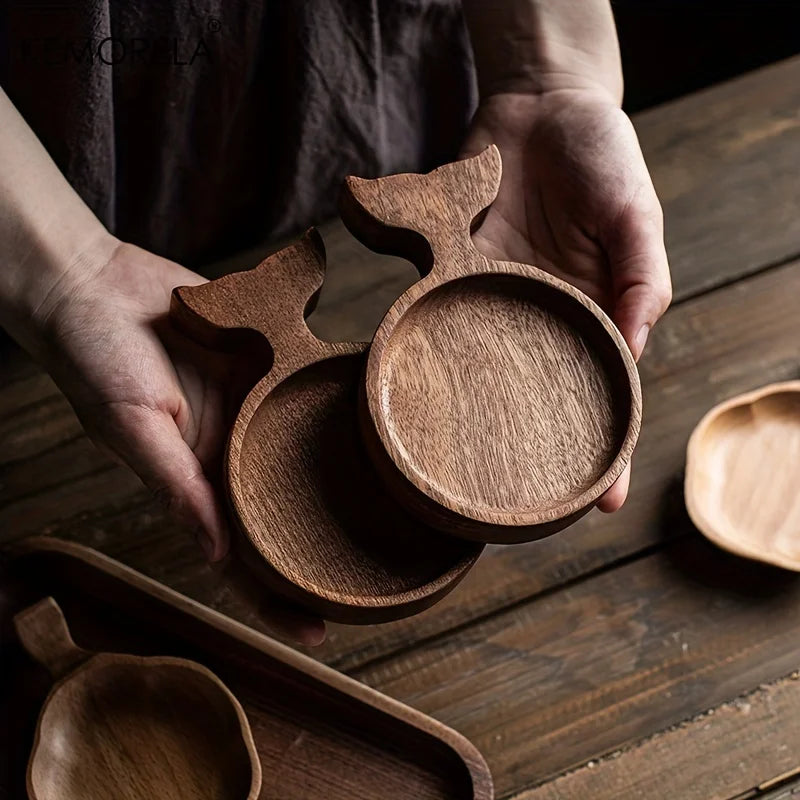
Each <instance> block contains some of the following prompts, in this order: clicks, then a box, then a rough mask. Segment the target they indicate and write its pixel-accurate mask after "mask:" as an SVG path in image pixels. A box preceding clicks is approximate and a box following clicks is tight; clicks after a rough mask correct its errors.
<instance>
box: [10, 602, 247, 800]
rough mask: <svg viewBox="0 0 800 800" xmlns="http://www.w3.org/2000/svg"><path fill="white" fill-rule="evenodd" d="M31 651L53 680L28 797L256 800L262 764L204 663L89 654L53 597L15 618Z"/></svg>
mask: <svg viewBox="0 0 800 800" xmlns="http://www.w3.org/2000/svg"><path fill="white" fill-rule="evenodd" d="M14 625H15V628H16V630H17V634H18V636H19V637H20V639H21V640H22V643H23V645H24V647H25V649H26V650H27V651H28V653H29V654H30V655H31V656H33V657H34V658H35V659H36V660H37V661H39V662H40V663H42V664H43V666H45V667H46V668H47V669H48V671H49V672H50V674H51V675H52V676H53V677H54V678H56V679H58V682H57V683H56V684H55V686H53V688H52V690H51V691H50V693H49V694H48V696H47V699H46V700H45V702H44V705H43V706H42V710H41V712H40V714H39V719H38V722H37V725H36V733H35V736H34V742H33V749H32V751H31V756H30V760H29V763H28V770H27V778H26V783H27V789H28V796H29V797H30V800H70V798H75V799H76V800H77V799H78V798H80V800H104V798H107V797H114V798H119V800H139V798H142V797H159V798H164V800H183V799H184V798H192V799H193V800H205V799H206V798H207V800H227V798H230V800H256V798H258V796H259V794H260V791H261V764H260V762H259V760H258V754H257V753H256V749H255V743H254V742H253V736H252V733H251V731H250V725H249V723H248V721H247V717H246V716H245V713H244V710H243V709H242V707H241V705H240V704H239V702H238V700H237V699H236V698H235V697H234V696H233V695H232V694H231V692H230V691H229V690H228V688H227V687H226V686H225V685H224V684H223V683H222V681H220V680H219V678H217V677H216V675H214V674H213V673H212V672H210V671H209V670H208V669H206V668H205V667H203V666H202V665H200V664H197V663H194V662H192V661H187V660H186V659H181V658H170V657H148V658H142V657H137V656H130V655H124V654H119V653H98V654H92V653H90V652H88V651H86V650H84V649H82V648H79V647H77V646H76V645H75V643H74V642H73V640H72V637H71V635H70V632H69V630H68V628H67V625H66V622H65V620H64V617H63V614H62V613H61V609H60V608H59V606H58V604H57V603H56V602H55V601H54V600H53V598H52V597H47V598H45V599H43V600H40V601H39V602H38V603H36V604H35V605H33V606H31V607H29V608H27V609H25V610H23V611H20V612H19V613H17V614H16V616H15V617H14Z"/></svg>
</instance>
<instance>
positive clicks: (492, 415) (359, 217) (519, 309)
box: [341, 147, 641, 543]
mask: <svg viewBox="0 0 800 800" xmlns="http://www.w3.org/2000/svg"><path fill="white" fill-rule="evenodd" d="M500 175H501V164H500V154H499V151H498V150H497V148H496V147H489V148H487V149H486V150H484V151H483V153H481V154H479V155H477V156H475V157H473V158H470V159H466V160H464V161H459V162H456V163H454V164H447V165H445V166H443V167H439V168H438V169H436V170H434V171H433V172H431V173H429V174H427V175H415V174H403V175H392V176H389V177H385V178H378V179H375V180H362V179H357V178H348V179H347V181H346V183H345V190H344V192H343V195H342V204H341V213H342V219H343V221H344V222H345V224H346V225H347V226H348V228H349V229H350V230H351V231H353V233H354V235H356V236H357V237H358V238H359V239H360V240H361V241H362V242H364V243H365V244H367V245H368V246H369V247H372V248H373V249H375V250H378V251H379V252H388V253H392V254H396V255H404V256H406V257H407V258H409V259H410V260H412V261H413V263H414V264H415V265H416V266H417V268H418V269H419V271H420V274H422V275H423V276H424V277H423V278H422V280H420V281H419V282H418V283H416V284H414V285H413V286H412V287H411V288H409V289H408V290H407V291H406V292H405V293H404V294H403V295H401V296H400V298H398V300H397V301H396V302H395V303H394V304H393V305H392V307H391V308H390V309H389V311H388V312H387V314H386V316H385V317H384V319H383V321H382V322H381V324H380V326H379V327H378V330H377V332H376V333H375V337H374V339H373V341H372V345H371V347H370V353H369V358H368V361H367V369H366V373H365V392H364V401H363V404H362V407H363V409H364V420H365V424H364V430H365V435H366V441H367V446H368V450H369V451H370V454H371V455H372V456H373V460H374V461H375V463H376V466H377V468H378V470H379V472H380V473H381V474H382V476H383V478H384V480H385V481H386V483H387V486H388V487H389V488H390V490H391V491H393V493H394V494H395V496H396V497H397V498H398V499H399V500H400V501H401V502H402V503H403V505H405V506H406V507H407V508H409V510H410V511H412V513H414V514H416V515H417V516H418V517H419V518H420V519H421V520H423V521H425V522H427V523H430V524H431V525H433V526H434V527H437V528H440V529H441V530H443V531H445V532H448V533H452V534H455V535H458V536H463V537H465V538H469V539H475V540H478V541H488V542H504V543H510V542H520V541H530V540H532V539H537V538H541V537H543V536H547V535H549V534H551V533H554V532H555V531H558V530H560V529H562V528H564V527H566V526H567V525H569V524H571V523H572V522H574V521H575V520H576V519H578V518H579V517H580V516H582V515H583V514H585V513H586V512H587V511H589V509H591V508H592V506H593V505H594V504H595V503H596V502H597V500H598V499H599V497H600V496H601V495H602V494H603V493H604V492H605V491H606V490H607V489H608V488H609V487H610V486H611V485H612V484H613V482H614V481H615V480H616V478H617V477H619V475H620V474H621V473H622V471H623V469H624V468H625V466H626V464H627V463H628V460H629V459H630V456H631V453H632V451H633V447H634V445H635V443H636V438H637V436H638V432H639V425H640V420H641V395H640V389H639V379H638V374H637V372H636V366H635V364H634V361H633V358H632V356H631V354H630V352H629V350H628V348H627V345H626V344H625V342H624V341H623V339H622V337H621V335H620V334H619V332H618V331H617V329H616V328H615V327H614V325H613V324H612V322H611V321H610V320H609V319H608V317H607V316H606V315H605V314H604V313H603V312H602V311H601V310H600V308H599V307H598V306H597V305H596V304H595V303H593V302H592V301H591V300H590V299H589V298H588V297H586V296H585V295H583V294H582V293H581V292H580V291H579V290H578V289H576V288H575V287H574V286H571V285H570V284H567V283H565V282H563V281H560V280H558V279H556V278H555V277H553V276H552V275H550V274H549V273H547V272H544V271H542V270H539V269H537V268H536V267H533V266H530V265H523V264H512V263H509V262H500V261H492V260H491V259H488V258H486V257H485V256H484V255H482V254H481V253H479V252H478V251H477V250H476V249H475V247H474V246H473V244H472V240H471V237H470V229H471V223H472V221H473V219H474V218H475V217H477V216H478V215H479V214H480V212H481V211H483V210H484V209H485V208H486V207H487V206H488V205H489V204H490V203H491V201H492V200H493V199H494V197H495V195H496V194H497V189H498V186H499V181H500ZM387 456H388V458H387Z"/></svg>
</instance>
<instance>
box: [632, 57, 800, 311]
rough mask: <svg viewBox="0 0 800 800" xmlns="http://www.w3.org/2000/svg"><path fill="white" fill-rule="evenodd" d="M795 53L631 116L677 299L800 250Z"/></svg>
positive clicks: (799, 89) (798, 62)
mask: <svg viewBox="0 0 800 800" xmlns="http://www.w3.org/2000/svg"><path fill="white" fill-rule="evenodd" d="M798 108H800V56H798V57H795V58H791V59H788V60H786V61H783V62H779V63H777V64H773V65H770V66H769V67H765V68H764V69H760V70H756V71H754V72H752V73H750V74H748V75H744V76H742V77H740V78H737V79H735V80H732V81H728V82H726V83H722V84H720V85H718V86H713V87H710V88H708V89H705V90H703V91H701V92H697V93H695V94H692V95H688V96H687V97H683V98H680V99H679V100H675V101H672V102H670V103H666V104H664V105H662V106H658V107H656V108H653V109H650V110H648V111H645V112H642V113H640V114H636V115H635V116H634V118H633V121H634V125H635V127H636V132H637V134H638V135H639V139H640V141H641V145H642V151H643V152H644V155H645V158H646V160H647V164H648V167H649V169H650V172H651V174H652V177H653V182H654V184H655V187H656V190H657V192H658V195H659V198H660V200H661V204H662V206H663V208H664V217H665V235H666V244H667V254H668V255H669V259H670V267H671V270H672V280H673V288H674V297H675V299H676V300H683V299H685V298H687V297H691V296H693V295H696V294H698V293H699V292H704V291H709V290H711V289H713V288H714V287H716V286H719V285H720V284H722V283H726V282H729V281H733V280H736V279H737V278H741V277H743V276H745V275H751V274H753V273H755V272H758V271H759V270H761V269H763V268H764V267H765V266H766V265H769V264H779V263H781V262H783V261H786V260H788V259H790V258H795V257H797V256H798V255H800V117H798V113H797V109H798Z"/></svg>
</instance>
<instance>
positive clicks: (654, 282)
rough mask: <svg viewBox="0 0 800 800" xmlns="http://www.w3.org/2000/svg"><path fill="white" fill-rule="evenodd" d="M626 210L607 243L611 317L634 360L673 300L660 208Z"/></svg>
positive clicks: (655, 206) (656, 204) (655, 202)
mask: <svg viewBox="0 0 800 800" xmlns="http://www.w3.org/2000/svg"><path fill="white" fill-rule="evenodd" d="M653 203H654V208H652V209H651V210H649V211H642V210H634V209H632V208H630V207H629V209H628V211H627V212H626V214H625V215H624V216H623V217H622V218H621V219H620V220H619V221H618V222H617V224H616V225H615V230H614V234H613V236H612V238H611V239H610V241H608V242H607V244H606V255H607V257H608V262H609V266H610V271H611V278H612V283H613V290H614V298H615V299H614V303H613V310H612V317H613V319H614V322H615V324H616V325H617V327H618V328H619V330H620V333H622V336H623V337H624V339H625V341H626V342H627V343H628V347H630V349H631V352H632V353H633V356H634V358H636V359H637V360H638V359H639V357H640V356H641V354H642V351H643V350H644V346H645V344H646V342H647V337H648V335H649V333H650V330H651V329H652V327H653V326H654V325H655V324H656V322H658V320H659V318H660V317H661V315H662V314H663V313H664V312H665V311H666V310H667V308H668V306H669V304H670V301H671V300H672V282H671V279H670V274H669V262H668V260H667V252H666V249H665V248H664V232H663V231H664V229H663V222H662V215H661V208H660V206H659V205H658V201H657V200H656V199H655V195H653Z"/></svg>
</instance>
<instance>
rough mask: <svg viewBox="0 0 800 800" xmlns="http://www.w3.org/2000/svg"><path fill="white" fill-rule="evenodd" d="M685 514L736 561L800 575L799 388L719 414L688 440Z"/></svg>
mask: <svg viewBox="0 0 800 800" xmlns="http://www.w3.org/2000/svg"><path fill="white" fill-rule="evenodd" d="M685 497H686V507H687V509H688V511H689V516H690V517H691V518H692V521H693V522H694V524H695V525H696V526H697V527H698V528H699V530H700V531H701V532H702V533H703V534H704V535H705V536H706V537H708V538H709V539H710V540H711V541H712V542H714V543H715V544H717V545H719V546H720V547H723V548H725V549H726V550H730V551H731V552H733V553H736V554H737V555H741V556H745V557H747V558H753V559H756V560H758V561H765V562H767V563H769V564H775V565H777V566H779V567H784V568H786V569H791V570H795V571H800V381H789V382H785V383H776V384H771V385H770V386H765V387H764V388H762V389H757V390H756V391H754V392H749V393H747V394H743V395H740V396H738V397H734V398H732V399H730V400H727V401H726V402H724V403H721V404H720V405H718V406H715V407H714V408H713V409H711V411H709V412H708V413H707V414H706V415H705V417H703V419H702V420H701V421H700V422H699V424H698V425H697V427H696V428H695V430H694V432H693V433H692V436H691V438H690V440H689V446H688V449H687V460H686V482H685Z"/></svg>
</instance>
